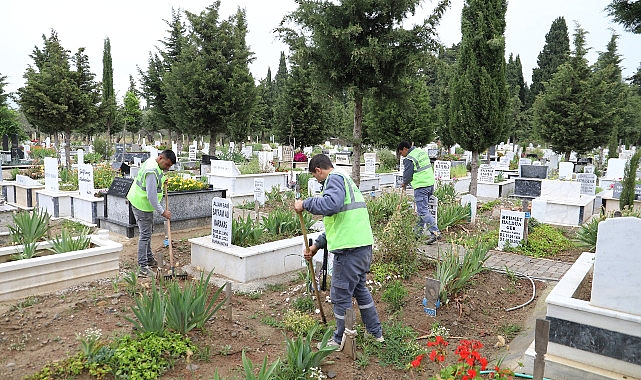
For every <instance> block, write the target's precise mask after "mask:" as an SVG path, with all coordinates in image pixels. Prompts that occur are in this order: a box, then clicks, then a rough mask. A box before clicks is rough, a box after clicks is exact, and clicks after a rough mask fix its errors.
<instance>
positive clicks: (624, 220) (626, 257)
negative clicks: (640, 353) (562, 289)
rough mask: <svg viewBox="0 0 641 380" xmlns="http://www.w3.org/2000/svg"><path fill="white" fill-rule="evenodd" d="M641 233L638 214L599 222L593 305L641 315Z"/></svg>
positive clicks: (591, 301)
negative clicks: (640, 263)
mask: <svg viewBox="0 0 641 380" xmlns="http://www.w3.org/2000/svg"><path fill="white" fill-rule="evenodd" d="M639 236H641V219H639V218H636V217H621V218H608V219H606V220H605V221H603V222H601V223H599V232H598V237H597V243H596V252H597V255H596V256H595V261H594V274H593V281H592V297H591V299H590V303H591V304H592V305H594V306H598V307H603V308H606V309H610V310H614V311H622V312H625V313H629V314H634V315H638V316H641V292H639V289H641V276H639V265H638V262H639V257H638V256H639V255H638V253H639ZM622 344H624V343H623V342H622Z"/></svg>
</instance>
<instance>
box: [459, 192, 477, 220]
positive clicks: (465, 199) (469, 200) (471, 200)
mask: <svg viewBox="0 0 641 380" xmlns="http://www.w3.org/2000/svg"><path fill="white" fill-rule="evenodd" d="M477 203H478V199H477V198H476V197H475V196H474V195H472V194H465V195H463V196H462V197H461V206H466V205H468V204H469V205H470V211H471V216H470V223H474V222H475V221H476V205H477Z"/></svg>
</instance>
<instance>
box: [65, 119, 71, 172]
mask: <svg viewBox="0 0 641 380" xmlns="http://www.w3.org/2000/svg"><path fill="white" fill-rule="evenodd" d="M70 151H71V128H69V127H67V128H65V162H66V163H67V168H68V169H71V155H70Z"/></svg>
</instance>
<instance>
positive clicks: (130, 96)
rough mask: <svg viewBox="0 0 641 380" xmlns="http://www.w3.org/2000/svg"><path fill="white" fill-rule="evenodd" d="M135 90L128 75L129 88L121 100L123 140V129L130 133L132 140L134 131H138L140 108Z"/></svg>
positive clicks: (133, 83) (140, 116)
mask: <svg viewBox="0 0 641 380" xmlns="http://www.w3.org/2000/svg"><path fill="white" fill-rule="evenodd" d="M137 92H138V91H137V90H136V83H135V82H134V78H133V77H132V76H131V75H129V88H128V89H127V93H126V94H125V97H124V98H123V100H122V102H123V107H122V121H123V129H122V132H123V142H124V137H125V136H124V134H125V131H129V132H130V133H131V136H132V141H135V139H134V137H133V136H134V133H137V132H138V131H140V127H141V123H142V110H141V109H140V99H139V98H138V95H137Z"/></svg>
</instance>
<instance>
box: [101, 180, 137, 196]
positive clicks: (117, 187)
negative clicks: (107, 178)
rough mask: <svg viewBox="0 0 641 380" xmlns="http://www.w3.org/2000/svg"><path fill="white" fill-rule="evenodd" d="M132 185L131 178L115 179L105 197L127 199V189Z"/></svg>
mask: <svg viewBox="0 0 641 380" xmlns="http://www.w3.org/2000/svg"><path fill="white" fill-rule="evenodd" d="M132 183H134V180H133V178H122V177H116V178H114V180H113V182H112V183H111V186H109V189H108V190H107V195H113V196H115V197H119V198H125V197H127V193H128V192H129V188H130V187H131V184H132Z"/></svg>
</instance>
